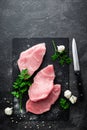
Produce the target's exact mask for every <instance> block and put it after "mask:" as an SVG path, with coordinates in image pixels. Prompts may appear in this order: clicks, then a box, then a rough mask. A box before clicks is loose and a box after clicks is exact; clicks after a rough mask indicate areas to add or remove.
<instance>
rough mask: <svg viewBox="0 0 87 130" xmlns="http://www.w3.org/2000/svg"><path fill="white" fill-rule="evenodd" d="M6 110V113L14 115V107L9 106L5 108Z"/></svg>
mask: <svg viewBox="0 0 87 130" xmlns="http://www.w3.org/2000/svg"><path fill="white" fill-rule="evenodd" d="M4 112H5V114H6V115H12V113H13V108H12V107H7V108H5V110H4Z"/></svg>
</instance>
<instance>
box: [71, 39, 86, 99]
mask: <svg viewBox="0 0 87 130" xmlns="http://www.w3.org/2000/svg"><path fill="white" fill-rule="evenodd" d="M72 56H73V66H74V72H75V75H76V80H77V88H78V94H79V95H78V96H79V98H80V99H83V97H84V93H83V83H82V78H81V71H80V64H79V58H78V51H77V45H76V40H75V38H73V39H72Z"/></svg>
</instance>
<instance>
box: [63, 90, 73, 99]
mask: <svg viewBox="0 0 87 130" xmlns="http://www.w3.org/2000/svg"><path fill="white" fill-rule="evenodd" d="M71 95H72V92H71V91H70V90H66V91H65V92H64V97H66V98H67V99H69V98H70V97H71Z"/></svg>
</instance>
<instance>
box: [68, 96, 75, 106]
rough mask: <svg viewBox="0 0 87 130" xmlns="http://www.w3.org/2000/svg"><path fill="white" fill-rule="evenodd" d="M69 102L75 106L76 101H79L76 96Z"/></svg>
mask: <svg viewBox="0 0 87 130" xmlns="http://www.w3.org/2000/svg"><path fill="white" fill-rule="evenodd" d="M69 101H70V102H71V103H72V104H74V103H76V101H77V97H76V96H74V95H72V96H71V97H70V98H69Z"/></svg>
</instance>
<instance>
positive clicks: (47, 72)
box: [28, 65, 55, 102]
mask: <svg viewBox="0 0 87 130" xmlns="http://www.w3.org/2000/svg"><path fill="white" fill-rule="evenodd" d="M54 78H55V73H54V68H53V65H48V66H47V67H45V68H44V69H42V70H41V71H39V72H38V73H37V75H36V76H35V77H34V82H33V84H32V86H30V88H29V91H28V94H29V98H30V99H31V101H34V102H36V101H38V100H41V99H44V98H46V97H47V96H48V95H49V93H50V92H51V91H52V89H53V81H54Z"/></svg>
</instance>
